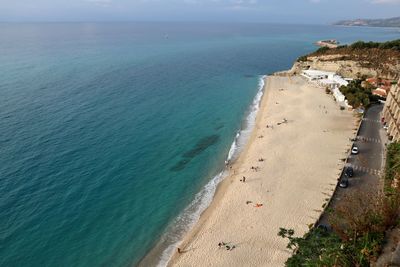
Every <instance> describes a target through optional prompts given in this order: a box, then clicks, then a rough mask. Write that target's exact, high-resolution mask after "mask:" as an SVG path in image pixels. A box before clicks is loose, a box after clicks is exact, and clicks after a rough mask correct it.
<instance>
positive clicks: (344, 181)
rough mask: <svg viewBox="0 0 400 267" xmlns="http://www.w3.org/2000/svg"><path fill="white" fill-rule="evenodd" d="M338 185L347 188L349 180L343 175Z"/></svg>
mask: <svg viewBox="0 0 400 267" xmlns="http://www.w3.org/2000/svg"><path fill="white" fill-rule="evenodd" d="M339 186H340V187H341V188H347V187H348V186H349V180H348V179H347V177H343V178H342V179H340V182H339Z"/></svg>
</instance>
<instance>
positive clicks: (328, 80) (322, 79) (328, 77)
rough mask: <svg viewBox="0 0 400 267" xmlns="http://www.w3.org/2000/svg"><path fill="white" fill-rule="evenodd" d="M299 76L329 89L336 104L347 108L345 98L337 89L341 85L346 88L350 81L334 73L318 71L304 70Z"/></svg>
mask: <svg viewBox="0 0 400 267" xmlns="http://www.w3.org/2000/svg"><path fill="white" fill-rule="evenodd" d="M301 75H302V76H303V77H305V78H307V79H308V80H309V81H310V82H314V83H316V84H318V85H319V86H322V87H324V88H329V89H330V90H331V92H332V94H333V96H334V97H335V99H336V101H337V102H339V103H340V104H344V105H345V106H348V104H347V101H346V99H345V96H344V95H343V94H342V92H340V90H339V88H340V87H341V86H343V85H344V86H347V85H348V84H349V80H351V79H345V78H343V77H342V76H340V75H337V74H336V73H334V72H329V71H320V70H304V71H303V72H302V74H301Z"/></svg>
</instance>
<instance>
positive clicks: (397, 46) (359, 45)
mask: <svg viewBox="0 0 400 267" xmlns="http://www.w3.org/2000/svg"><path fill="white" fill-rule="evenodd" d="M349 47H350V48H352V49H366V48H378V49H393V50H397V51H400V39H397V40H393V41H388V42H384V43H377V42H363V41H358V42H355V43H353V44H351V45H350V46H349Z"/></svg>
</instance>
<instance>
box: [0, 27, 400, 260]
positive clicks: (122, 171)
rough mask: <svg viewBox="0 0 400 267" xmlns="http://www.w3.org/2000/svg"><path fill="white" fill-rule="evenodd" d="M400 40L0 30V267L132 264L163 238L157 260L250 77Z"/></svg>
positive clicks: (221, 157)
mask: <svg viewBox="0 0 400 267" xmlns="http://www.w3.org/2000/svg"><path fill="white" fill-rule="evenodd" d="M399 35H400V34H399V32H398V31H396V30H393V29H373V28H342V27H330V26H294V25H268V24H207V23H108V24H107V23H94V24H93V23H69V24H68V23H66V24H63V23H54V24H45V23H43V24H0V62H1V64H0V148H1V149H0V266H131V265H136V264H137V263H138V262H139V261H140V260H141V259H142V258H143V257H144V256H145V255H146V253H148V252H149V250H150V249H151V248H153V247H154V246H155V245H156V244H157V242H158V241H159V240H160V239H162V240H163V242H162V244H161V248H162V250H164V249H167V250H166V252H165V253H164V254H163V255H162V254H161V253H160V255H158V256H159V257H160V258H161V256H162V257H163V260H164V261H165V260H167V259H168V255H169V254H168V247H169V246H170V245H172V244H174V242H176V241H178V240H179V239H180V238H181V235H182V233H183V232H184V231H185V230H186V229H187V227H186V226H187V225H190V224H191V223H193V222H194V221H195V220H196V218H197V217H196V216H197V215H198V213H199V211H200V210H201V209H202V208H204V207H205V206H206V204H207V203H208V201H210V199H211V197H212V193H213V190H214V189H215V186H216V184H217V182H218V181H219V180H220V179H221V178H220V177H219V176H218V174H219V173H220V172H221V171H222V170H223V166H224V161H225V160H226V159H227V156H228V153H229V151H230V149H231V146H232V142H233V141H234V140H235V137H236V135H237V133H238V131H239V130H240V129H248V127H249V125H248V124H249V123H248V122H247V120H246V118H248V116H249V114H253V115H254V113H251V109H252V108H254V107H256V102H255V103H253V101H254V98H255V96H256V94H257V93H258V92H259V88H260V77H261V75H264V74H267V73H271V72H274V71H278V70H282V69H287V68H289V67H290V66H291V65H292V62H293V61H294V60H295V59H296V58H297V57H298V56H300V55H302V54H304V53H307V52H310V51H312V50H314V49H315V47H314V46H313V45H312V43H313V42H314V41H316V40H318V39H325V38H336V39H339V40H340V41H343V42H351V41H355V40H358V39H364V40H377V41H379V40H389V39H394V38H399ZM252 103H253V106H252ZM244 135H245V132H242V136H244ZM243 140H245V138H244V139H242V141H241V142H242V143H243ZM242 143H240V142H239V143H238V146H239V150H240V145H241V144H242ZM231 152H232V151H231ZM159 244H160V243H159ZM169 249H171V247H169ZM162 250H161V251H162Z"/></svg>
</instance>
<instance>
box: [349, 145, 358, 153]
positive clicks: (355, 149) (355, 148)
mask: <svg viewBox="0 0 400 267" xmlns="http://www.w3.org/2000/svg"><path fill="white" fill-rule="evenodd" d="M351 154H353V155H357V154H358V147H356V146H353V148H352V149H351Z"/></svg>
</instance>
